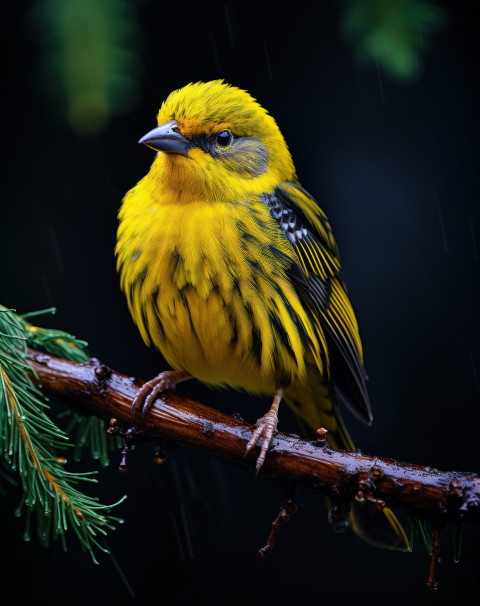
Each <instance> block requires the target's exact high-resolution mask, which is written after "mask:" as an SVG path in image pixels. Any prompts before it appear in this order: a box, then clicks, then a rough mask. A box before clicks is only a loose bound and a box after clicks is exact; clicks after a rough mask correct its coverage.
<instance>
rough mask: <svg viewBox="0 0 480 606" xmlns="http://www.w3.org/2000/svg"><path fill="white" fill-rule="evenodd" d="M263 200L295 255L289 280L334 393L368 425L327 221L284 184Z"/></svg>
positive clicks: (352, 322) (354, 334)
mask: <svg viewBox="0 0 480 606" xmlns="http://www.w3.org/2000/svg"><path fill="white" fill-rule="evenodd" d="M265 202H266V203H267V204H268V206H269V208H270V212H271V214H272V217H273V218H274V219H275V220H276V221H277V222H278V224H279V226H280V228H281V229H282V230H283V232H284V233H285V235H286V237H287V238H288V240H289V241H290V243H291V244H292V246H293V248H294V250H295V252H296V253H297V257H298V260H299V262H298V265H293V266H292V267H291V268H290V270H289V277H290V279H291V280H292V282H293V284H294V285H295V288H296V290H297V292H298V294H299V297H300V298H301V300H302V301H303V302H304V303H305V305H306V306H307V307H308V308H309V309H310V312H311V313H312V316H313V319H314V323H315V322H318V323H319V325H320V330H319V332H323V333H324V335H325V338H326V342H327V343H326V344H327V349H328V351H327V352H325V355H326V357H327V359H328V362H329V363H328V368H329V372H330V381H331V384H332V387H333V390H334V392H335V395H336V396H337V398H338V399H340V400H341V401H343V402H344V403H345V404H346V405H347V406H348V408H349V409H350V410H351V411H352V412H353V413H354V414H355V415H356V416H357V417H359V418H360V419H361V420H362V421H365V422H366V423H371V421H372V413H371V409H370V402H369V399H368V394H367V388H366V382H365V381H366V374H365V370H364V368H363V354H362V345H361V342H360V337H359V334H358V326H357V322H356V319H355V315H354V313H353V309H352V306H351V304H350V301H349V299H348V296H347V292H346V288H345V284H344V282H343V280H342V279H341V277H340V260H339V254H338V248H337V245H336V243H335V240H334V238H333V234H332V230H331V228H330V224H329V223H328V220H327V217H326V216H325V215H324V213H323V211H322V210H321V209H320V208H319V206H318V205H317V203H316V201H315V200H314V199H313V198H312V197H311V196H310V194H308V192H306V191H305V190H304V189H303V188H301V187H300V186H299V185H297V184H294V183H283V184H282V185H281V186H280V187H277V188H276V190H275V192H274V194H269V195H266V196H265ZM319 336H320V335H319ZM321 339H322V340H323V336H321Z"/></svg>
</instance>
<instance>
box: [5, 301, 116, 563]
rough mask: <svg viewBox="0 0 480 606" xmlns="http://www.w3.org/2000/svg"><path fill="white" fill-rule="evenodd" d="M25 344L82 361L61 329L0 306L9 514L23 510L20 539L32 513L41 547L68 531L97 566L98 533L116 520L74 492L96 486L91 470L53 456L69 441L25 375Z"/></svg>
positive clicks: (105, 508)
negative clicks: (16, 493)
mask: <svg viewBox="0 0 480 606" xmlns="http://www.w3.org/2000/svg"><path fill="white" fill-rule="evenodd" d="M32 335H33V336H32ZM29 341H30V342H33V343H34V344H39V343H40V342H42V347H43V348H44V349H45V350H48V351H50V352H51V353H54V351H53V350H56V351H57V355H62V356H63V357H67V356H66V355H65V351H68V352H69V354H70V356H69V357H70V359H74V360H77V361H84V360H85V359H88V356H87V355H86V353H85V352H84V351H83V350H84V348H85V345H86V344H85V343H84V342H82V341H77V340H76V339H75V338H74V337H72V336H71V335H68V334H67V333H64V332H62V331H50V330H49V329H34V328H33V327H31V326H29V325H28V323H27V322H26V319H25V318H21V317H20V316H18V315H16V314H15V313H14V311H13V310H11V309H7V308H5V307H3V306H0V456H1V457H3V462H4V465H5V467H6V468H7V469H8V470H9V471H12V472H16V473H17V474H18V476H19V478H20V482H21V485H22V488H23V493H24V494H23V497H22V500H21V503H20V504H19V507H18V508H17V510H16V512H15V514H16V515H18V516H20V515H21V513H22V510H23V509H24V508H25V509H26V529H25V534H24V539H25V540H29V539H30V533H31V519H32V514H34V515H33V517H34V518H35V521H36V532H37V534H38V537H39V539H40V541H41V543H42V544H43V545H45V546H47V545H48V544H49V541H50V539H51V537H52V536H53V538H59V539H60V540H61V542H62V544H63V546H64V548H65V546H66V542H65V532H66V531H67V530H68V529H72V530H73V531H74V533H75V534H76V535H77V537H78V539H79V540H80V544H81V546H82V548H83V549H84V550H86V551H88V552H89V553H90V555H91V556H92V559H93V561H94V562H96V563H97V560H96V558H95V555H94V553H93V550H94V548H95V547H97V548H98V549H100V550H102V551H106V550H105V548H104V547H103V546H102V545H100V543H99V535H105V534H106V532H107V530H108V529H113V528H114V526H113V522H115V521H117V522H121V521H122V520H120V519H119V518H115V517H113V516H111V515H108V514H109V512H110V508H111V507H110V506H106V505H102V504H100V503H99V502H98V499H96V498H93V497H89V496H87V495H85V494H83V493H82V492H80V491H79V490H77V489H76V488H74V485H75V484H77V483H78V482H80V481H88V482H96V479H95V478H93V477H92V476H93V475H95V473H96V472H86V473H72V472H69V471H67V469H66V468H65V467H64V465H63V464H62V462H63V461H64V459H63V458H62V457H58V455H57V453H58V451H59V450H61V449H65V448H66V447H67V446H71V443H70V442H69V439H68V436H67V435H66V433H65V432H63V431H62V430H61V429H59V428H58V427H57V426H56V425H55V424H54V423H53V422H52V420H51V419H50V418H49V417H48V416H47V414H46V412H47V411H48V410H49V405H48V403H46V402H45V401H44V399H43V397H42V394H41V392H40V391H39V390H38V389H37V388H36V387H35V386H34V384H33V383H32V381H31V379H30V377H29V374H28V371H29V367H28V365H27V363H26V355H27V344H28V343H29ZM121 501H123V499H120V501H118V503H116V504H115V505H118V504H119V503H120V502H121ZM112 507H113V506H112Z"/></svg>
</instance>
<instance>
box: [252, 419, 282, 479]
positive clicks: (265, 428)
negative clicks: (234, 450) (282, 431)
mask: <svg viewBox="0 0 480 606" xmlns="http://www.w3.org/2000/svg"><path fill="white" fill-rule="evenodd" d="M255 425H256V429H255V431H254V432H253V435H252V438H251V440H250V441H249V443H248V444H247V448H246V450H245V456H247V455H248V453H249V452H250V451H251V450H252V448H253V447H254V446H255V445H256V444H257V442H258V440H259V438H260V437H262V446H261V449H260V454H259V455H258V458H257V463H256V465H255V469H256V470H257V471H256V473H257V474H258V472H259V471H260V469H261V467H262V465H263V463H264V461H265V457H266V456H267V452H268V449H269V447H270V442H271V440H272V436H273V432H274V431H275V430H276V429H277V425H278V416H277V413H276V411H275V410H272V409H270V410H269V411H268V412H267V414H266V415H265V416H263V417H262V418H261V419H258V420H257V422H256V423H255Z"/></svg>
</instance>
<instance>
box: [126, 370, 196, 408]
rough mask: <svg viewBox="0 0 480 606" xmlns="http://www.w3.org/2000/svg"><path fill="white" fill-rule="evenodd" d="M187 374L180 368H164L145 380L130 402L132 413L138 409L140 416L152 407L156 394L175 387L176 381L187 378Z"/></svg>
mask: <svg viewBox="0 0 480 606" xmlns="http://www.w3.org/2000/svg"><path fill="white" fill-rule="evenodd" d="M189 376H190V375H189V374H188V373H186V372H183V371H181V370H165V371H163V372H161V373H160V374H159V375H157V376H156V377H154V378H153V379H151V380H150V381H147V382H146V383H145V384H144V385H142V387H141V389H139V391H138V392H137V395H136V396H135V398H134V400H133V402H132V415H133V414H135V409H139V410H140V411H141V413H142V417H143V418H145V415H146V414H147V412H148V411H149V410H150V408H152V406H153V403H154V402H155V400H156V398H157V396H158V395H159V394H161V393H162V392H164V391H167V390H168V389H175V388H176V386H177V383H178V382H180V381H183V380H185V379H187V378H189Z"/></svg>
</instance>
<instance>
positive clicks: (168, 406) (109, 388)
mask: <svg viewBox="0 0 480 606" xmlns="http://www.w3.org/2000/svg"><path fill="white" fill-rule="evenodd" d="M29 363H30V364H31V367H32V369H33V370H34V371H35V373H36V375H37V376H38V380H39V383H40V384H41V387H42V390H43V392H44V393H45V394H46V395H48V396H54V397H57V398H59V399H61V400H62V401H63V402H65V403H66V404H68V405H70V406H72V407H73V408H75V409H77V410H78V411H80V412H82V413H84V414H94V415H96V416H98V417H101V418H103V419H106V420H109V419H116V420H117V424H118V426H120V427H122V428H123V431H124V432H126V431H127V430H128V432H127V435H128V436H130V437H131V438H132V439H135V440H151V441H160V442H162V443H165V442H166V443H170V442H176V443H180V444H188V445H189V446H193V447H195V448H199V449H201V450H203V451H205V452H208V453H210V454H213V455H215V456H217V457H220V458H222V459H224V460H226V461H230V462H233V463H236V464H240V465H243V466H245V465H248V466H249V467H251V468H252V470H254V469H255V460H256V457H257V456H258V451H257V452H255V451H253V452H251V453H250V455H249V456H248V457H247V459H245V458H244V453H245V447H246V445H247V442H248V440H249V439H250V437H251V435H252V430H253V426H252V425H249V424H248V423H245V422H244V421H243V420H242V419H240V418H237V417H234V416H229V415H226V414H224V413H222V412H220V411H218V410H214V409H212V408H209V407H207V406H204V405H203V404H200V403H198V402H195V401H194V400H192V399H190V398H188V397H187V396H184V395H180V394H178V393H173V392H168V393H165V394H164V395H162V397H161V398H159V399H158V400H157V402H156V403H155V406H154V407H153V408H152V409H151V410H150V411H149V413H148V414H147V415H146V418H145V419H142V416H141V414H140V413H139V412H136V413H135V416H134V418H132V415H131V403H132V400H133V398H134V397H135V394H136V392H137V390H138V389H139V387H140V386H141V385H142V384H143V381H141V380H138V379H135V378H133V377H128V376H126V375H122V374H120V373H117V372H114V371H112V370H111V369H109V368H108V367H106V366H105V365H103V364H101V363H100V362H99V361H98V360H96V359H92V360H91V361H90V363H88V364H76V363H73V362H68V361H66V360H62V359H59V358H55V357H54V356H51V355H46V354H43V353H39V352H36V351H33V350H31V351H30V352H29ZM127 445H128V442H127ZM261 473H262V474H264V475H268V476H270V478H272V479H273V480H275V481H277V482H280V483H284V484H285V485H287V486H291V485H296V484H300V483H301V484H304V485H306V486H308V487H309V488H310V489H312V490H314V491H316V492H320V493H323V494H325V495H327V496H330V497H332V498H334V499H335V500H337V501H340V502H342V501H343V502H350V501H352V500H353V499H355V498H357V500H362V499H365V498H366V499H368V500H372V499H373V500H376V502H377V504H378V505H379V506H380V507H381V506H382V503H383V502H385V503H387V505H388V506H390V507H398V508H401V509H405V510H407V511H408V512H410V513H412V514H415V515H416V516H418V517H419V518H421V519H428V520H430V521H431V522H432V523H433V524H434V525H435V526H436V527H441V526H443V525H444V524H445V523H447V522H454V523H459V522H478V521H480V477H479V476H478V475H476V474H474V473H464V472H455V471H450V472H442V471H438V470H436V469H431V468H429V467H422V466H420V465H411V464H407V463H400V462H397V461H393V460H389V459H383V458H379V457H372V456H368V455H364V454H360V453H352V452H344V451H341V450H334V449H332V448H330V447H329V446H328V445H327V443H326V441H325V438H324V435H322V432H319V439H318V440H317V441H306V440H302V439H300V438H299V437H298V436H297V435H293V434H287V433H280V432H279V433H277V434H276V435H275V436H274V439H273V440H272V445H271V448H270V451H269V453H268V456H267V459H266V461H265V464H264V465H263V467H262V470H261ZM372 486H373V487H374V488H375V494H374V497H373V496H372V493H371V490H370V488H371V487H372Z"/></svg>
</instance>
